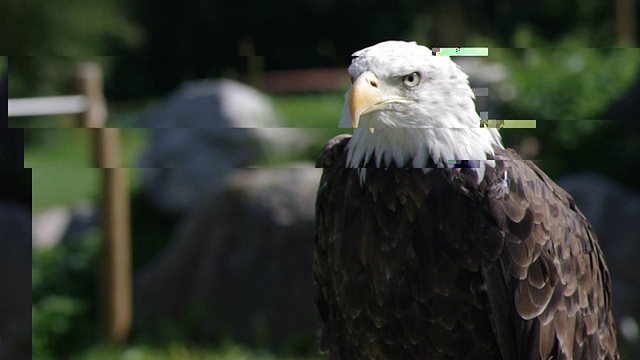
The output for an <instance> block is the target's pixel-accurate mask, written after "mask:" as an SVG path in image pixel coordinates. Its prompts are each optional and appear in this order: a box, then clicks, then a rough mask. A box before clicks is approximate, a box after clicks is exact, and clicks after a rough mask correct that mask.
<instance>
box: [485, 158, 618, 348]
mask: <svg viewBox="0 0 640 360" xmlns="http://www.w3.org/2000/svg"><path fill="white" fill-rule="evenodd" d="M496 160H497V162H496V163H497V166H496V168H495V171H496V174H494V175H495V177H494V178H495V179H499V177H500V175H499V174H500V173H501V172H502V170H503V169H502V167H504V170H506V174H507V178H508V180H507V185H508V189H509V191H508V194H505V193H504V188H501V187H500V186H499V185H498V184H493V185H492V186H490V187H489V188H488V189H487V193H486V197H485V201H486V202H487V208H488V209H487V211H488V213H489V214H490V217H492V218H493V220H494V221H495V222H496V224H497V226H498V227H499V228H500V229H501V230H502V231H503V233H504V247H503V249H502V250H501V254H500V255H499V260H498V261H497V262H493V263H491V262H487V263H485V266H483V269H482V272H483V279H484V281H485V285H486V287H487V294H488V297H489V302H490V306H491V308H492V310H493V311H492V319H491V320H492V323H493V324H492V325H493V328H494V332H495V334H496V336H497V338H498V344H499V346H500V347H501V351H502V355H503V357H505V358H510V359H516V358H518V359H540V358H542V359H548V358H550V356H554V355H556V354H557V356H558V357H559V358H563V355H564V357H566V358H569V359H571V358H573V359H603V358H605V359H614V358H616V357H617V353H616V350H615V349H616V338H615V325H614V322H613V318H612V314H611V309H610V306H611V282H610V279H609V273H608V270H607V267H606V265H605V262H604V259H603V255H602V252H601V250H600V248H599V246H598V243H597V239H596V236H595V234H594V232H593V230H592V229H591V225H590V224H589V222H588V221H587V220H586V218H585V217H584V215H583V214H582V212H580V210H579V209H578V208H577V206H576V204H575V201H574V200H573V198H572V197H571V196H570V195H569V194H568V193H567V192H565V191H564V190H563V189H562V188H560V187H559V186H558V185H556V184H555V183H554V182H553V181H552V180H551V179H550V178H549V177H548V176H547V175H546V174H544V173H543V172H542V170H540V169H539V168H538V167H537V166H536V165H535V164H533V163H532V162H531V161H523V160H521V159H520V157H519V156H518V155H517V154H516V153H515V152H514V151H513V150H506V151H500V152H499V153H498V154H497V155H496ZM503 174H504V173H503ZM489 220H491V219H489ZM587 344H588V345H587ZM553 358H554V359H555V358H556V357H553Z"/></svg>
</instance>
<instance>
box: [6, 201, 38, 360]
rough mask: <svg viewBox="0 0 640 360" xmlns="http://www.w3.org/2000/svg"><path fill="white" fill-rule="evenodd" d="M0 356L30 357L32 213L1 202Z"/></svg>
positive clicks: (7, 357)
mask: <svg viewBox="0 0 640 360" xmlns="http://www.w3.org/2000/svg"><path fill="white" fill-rule="evenodd" d="M0 359H2V360H4V359H12V360H13V359H18V360H20V359H31V213H30V211H29V210H28V209H27V208H25V207H23V206H20V205H15V204H9V203H0Z"/></svg>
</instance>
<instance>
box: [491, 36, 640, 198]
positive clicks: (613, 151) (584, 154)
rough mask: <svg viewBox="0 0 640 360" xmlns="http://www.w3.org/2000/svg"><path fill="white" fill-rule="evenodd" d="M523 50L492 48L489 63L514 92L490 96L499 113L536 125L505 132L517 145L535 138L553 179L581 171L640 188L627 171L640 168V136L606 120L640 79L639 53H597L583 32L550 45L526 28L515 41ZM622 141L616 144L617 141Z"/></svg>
mask: <svg viewBox="0 0 640 360" xmlns="http://www.w3.org/2000/svg"><path fill="white" fill-rule="evenodd" d="M514 39H515V40H514V41H515V44H516V45H517V46H518V47H519V48H520V49H501V48H498V47H497V46H496V48H493V47H491V45H492V43H491V40H489V39H485V40H484V41H485V42H488V43H489V47H490V52H489V58H488V60H489V61H492V62H497V63H500V64H502V65H504V66H505V67H506V69H507V71H508V75H507V80H506V81H507V85H506V86H503V87H501V88H498V89H495V90H496V91H493V89H492V90H491V91H492V92H491V94H492V95H491V96H498V97H504V93H511V95H509V96H506V99H505V100H504V101H503V102H501V103H500V104H499V113H500V116H501V117H502V118H505V119H536V120H538V125H537V128H536V129H527V130H509V129H505V130H503V131H502V132H501V133H502V135H503V138H504V139H505V143H507V144H508V145H510V146H514V147H516V148H517V146H518V145H519V144H520V142H521V141H522V140H523V139H525V138H527V137H532V138H535V139H538V141H539V143H540V153H539V155H538V156H537V159H540V160H542V161H540V162H539V165H540V167H541V168H542V169H543V170H545V171H546V172H547V173H548V175H550V176H551V177H552V178H556V177H558V176H560V175H563V174H566V173H572V172H579V171H596V172H601V173H604V174H608V175H609V176H611V177H613V178H614V179H616V180H618V181H620V182H622V183H623V184H625V185H627V186H630V187H638V183H637V181H635V179H633V172H629V171H626V170H625V169H626V168H625V167H624V166H620V164H624V163H627V164H633V163H636V164H637V159H638V158H639V157H640V139H639V136H638V134H633V133H628V132H626V131H625V129H624V127H623V126H622V122H619V121H610V120H604V119H603V115H604V113H605V112H606V109H607V106H609V104H611V103H612V102H613V101H615V100H616V99H617V98H618V97H620V96H621V95H622V94H623V93H624V92H625V91H627V89H628V88H629V87H630V85H631V84H632V82H633V81H634V80H635V79H637V77H638V76H640V49H637V48H591V47H589V40H588V36H587V35H586V34H584V33H582V32H577V33H573V34H567V35H566V36H564V37H561V38H559V39H558V40H557V41H548V40H545V39H543V38H541V37H539V36H537V35H536V34H535V33H533V32H532V31H531V29H530V28H528V27H522V28H521V29H519V30H518V31H517V32H516V33H515V34H514ZM614 139H615V140H614Z"/></svg>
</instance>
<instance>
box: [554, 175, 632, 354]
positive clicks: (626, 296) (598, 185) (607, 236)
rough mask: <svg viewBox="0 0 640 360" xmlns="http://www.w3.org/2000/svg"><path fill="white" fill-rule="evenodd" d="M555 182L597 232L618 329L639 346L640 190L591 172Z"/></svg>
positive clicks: (628, 339) (566, 177)
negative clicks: (637, 191) (636, 191)
mask: <svg viewBox="0 0 640 360" xmlns="http://www.w3.org/2000/svg"><path fill="white" fill-rule="evenodd" d="M558 184H559V185H560V186H562V187H563V188H564V189H565V190H567V191H568V192H569V193H570V194H571V195H573V197H574V198H575V200H576V203H577V204H578V206H579V207H580V210H582V212H583V213H584V214H585V216H586V217H587V218H588V219H589V221H590V222H591V225H592V226H593V230H594V231H595V232H596V234H597V235H598V239H599V242H600V246H601V247H602V251H603V252H604V255H605V257H606V260H607V264H608V266H609V272H610V273H611V279H612V287H613V312H614V315H615V316H616V319H617V322H618V329H619V331H620V333H621V334H622V335H623V337H624V338H625V339H626V340H627V341H629V342H630V343H631V344H632V345H630V346H634V347H635V349H637V350H640V336H639V334H638V324H640V301H638V300H639V299H640V272H639V271H638V257H639V256H640V221H639V220H640V194H638V193H634V192H632V191H629V190H626V189H625V188H623V187H621V186H620V185H618V184H616V183H614V182H613V181H611V180H609V179H607V178H606V177H604V176H601V175H597V174H592V173H582V174H575V175H570V176H565V177H564V178H562V179H560V180H559V181H558Z"/></svg>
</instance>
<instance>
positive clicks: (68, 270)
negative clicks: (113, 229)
mask: <svg viewBox="0 0 640 360" xmlns="http://www.w3.org/2000/svg"><path fill="white" fill-rule="evenodd" d="M100 243H101V242H100V237H99V235H98V233H97V231H93V232H90V233H88V234H86V235H85V236H82V237H81V238H67V239H65V241H63V242H62V243H60V244H58V245H57V246H55V247H53V248H51V249H43V248H39V247H34V248H33V268H32V291H33V300H32V301H33V305H32V334H33V338H32V347H33V358H34V359H60V358H68V357H69V355H71V354H72V353H74V352H76V351H78V350H79V349H82V348H85V347H87V346H89V345H90V344H92V343H94V342H96V341H97V340H98V329H97V305H96V303H97V296H98V294H97V288H98V287H97V285H96V283H97V281H98V279H97V266H98V259H99V257H98V253H99V250H100Z"/></svg>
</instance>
